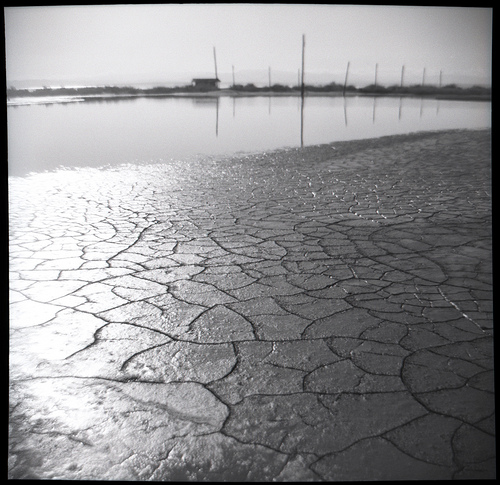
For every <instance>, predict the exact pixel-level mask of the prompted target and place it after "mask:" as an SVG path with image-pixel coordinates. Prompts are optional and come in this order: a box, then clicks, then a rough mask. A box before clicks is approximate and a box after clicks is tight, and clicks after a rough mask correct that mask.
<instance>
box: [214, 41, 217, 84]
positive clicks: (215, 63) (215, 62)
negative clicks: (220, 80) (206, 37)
mask: <svg viewBox="0 0 500 485" xmlns="http://www.w3.org/2000/svg"><path fill="white" fill-rule="evenodd" d="M214 65H215V79H217V57H216V55H215V46H214Z"/></svg>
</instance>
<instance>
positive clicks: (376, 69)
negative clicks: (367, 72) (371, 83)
mask: <svg viewBox="0 0 500 485" xmlns="http://www.w3.org/2000/svg"><path fill="white" fill-rule="evenodd" d="M377 77H378V64H375V87H377Z"/></svg>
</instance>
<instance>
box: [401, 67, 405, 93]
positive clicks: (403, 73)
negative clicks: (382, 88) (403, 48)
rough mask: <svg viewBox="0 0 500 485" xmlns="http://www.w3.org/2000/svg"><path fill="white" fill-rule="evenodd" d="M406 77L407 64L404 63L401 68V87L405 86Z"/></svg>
mask: <svg viewBox="0 0 500 485" xmlns="http://www.w3.org/2000/svg"><path fill="white" fill-rule="evenodd" d="M404 77H405V66H404V64H403V67H402V68H401V87H403V81H404Z"/></svg>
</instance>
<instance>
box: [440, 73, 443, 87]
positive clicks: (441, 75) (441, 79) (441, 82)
mask: <svg viewBox="0 0 500 485" xmlns="http://www.w3.org/2000/svg"><path fill="white" fill-rule="evenodd" d="M442 86H443V71H439V87H442Z"/></svg>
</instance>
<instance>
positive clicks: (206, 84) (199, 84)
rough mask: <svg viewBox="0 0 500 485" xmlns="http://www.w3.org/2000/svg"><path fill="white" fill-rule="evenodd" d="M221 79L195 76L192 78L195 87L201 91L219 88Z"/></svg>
mask: <svg viewBox="0 0 500 485" xmlns="http://www.w3.org/2000/svg"><path fill="white" fill-rule="evenodd" d="M219 83H220V79H219V78H217V77H214V78H195V79H193V80H192V82H191V85H192V86H193V88H195V89H197V90H200V91H210V90H212V89H219Z"/></svg>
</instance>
